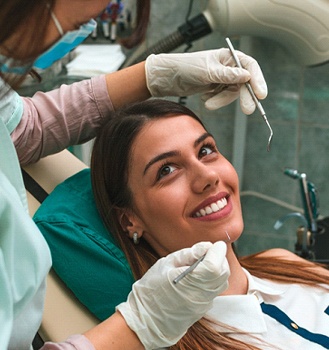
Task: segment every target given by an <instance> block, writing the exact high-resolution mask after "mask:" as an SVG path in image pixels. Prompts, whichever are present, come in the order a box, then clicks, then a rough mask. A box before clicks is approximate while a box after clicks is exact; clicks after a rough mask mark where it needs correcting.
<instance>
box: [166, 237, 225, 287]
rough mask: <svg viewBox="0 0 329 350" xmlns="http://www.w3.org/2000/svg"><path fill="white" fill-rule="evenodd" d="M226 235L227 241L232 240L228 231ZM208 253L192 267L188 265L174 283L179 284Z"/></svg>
mask: <svg viewBox="0 0 329 350" xmlns="http://www.w3.org/2000/svg"><path fill="white" fill-rule="evenodd" d="M225 233H226V236H227V238H228V239H226V240H225V241H224V242H225V243H227V242H229V241H230V240H231V237H230V236H229V234H228V233H227V231H225ZM205 256H206V254H203V255H201V256H200V258H199V259H198V260H197V261H196V262H194V263H193V264H192V265H191V266H190V267H188V268H187V269H186V270H185V271H183V272H182V273H181V274H180V275H178V276H177V277H176V278H175V279H174V280H173V282H174V284H177V283H178V282H179V281H180V280H181V279H183V278H184V277H185V276H186V275H188V274H189V273H190V272H192V271H193V270H194V269H195V268H196V267H197V266H198V265H199V264H200V262H201V261H202V260H203V259H204V258H205Z"/></svg>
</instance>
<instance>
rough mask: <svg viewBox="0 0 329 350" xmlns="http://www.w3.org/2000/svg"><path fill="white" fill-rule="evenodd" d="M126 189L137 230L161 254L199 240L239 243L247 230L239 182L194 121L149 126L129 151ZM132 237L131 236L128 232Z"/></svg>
mask: <svg viewBox="0 0 329 350" xmlns="http://www.w3.org/2000/svg"><path fill="white" fill-rule="evenodd" d="M128 185H129V187H130V190H131V192H132V194H133V199H134V213H133V214H132V215H131V217H130V218H129V219H130V222H131V223H132V224H133V225H132V226H131V227H130V229H129V231H132V232H133V231H137V232H138V233H139V234H140V235H141V234H142V235H143V237H144V238H145V239H146V240H147V241H148V242H149V243H150V244H151V245H152V247H153V248H154V249H155V250H156V251H157V252H158V253H159V254H160V256H165V255H167V254H168V253H170V252H173V251H176V250H178V249H181V248H184V247H190V246H192V245H193V244H195V243H197V242H200V241H211V242H216V241H218V240H227V234H226V232H227V233H228V234H229V236H230V238H231V241H234V240H236V239H237V238H238V237H239V236H240V234H241V232H242V230H243V220H242V213H241V206H240V198H239V186H238V177H237V174H236V171H235V170H234V168H233V166H232V165H231V164H230V163H229V162H228V161H227V160H226V159H225V158H224V157H223V156H222V155H221V154H220V153H219V152H218V150H217V148H216V144H215V141H214V139H213V137H212V136H211V135H210V134H208V133H207V132H206V130H205V129H204V128H203V127H202V125H200V124H199V122H198V121H196V120H195V119H193V118H191V117H189V116H187V115H181V116H175V117H166V118H159V119H157V120H153V121H151V122H149V123H148V124H146V126H144V128H143V129H142V131H141V132H140V133H139V134H138V136H137V138H136V139H135V141H134V143H133V147H132V151H131V162H130V169H129V176H128ZM130 234H131V232H130Z"/></svg>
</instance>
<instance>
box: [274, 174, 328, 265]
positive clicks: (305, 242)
mask: <svg viewBox="0 0 329 350" xmlns="http://www.w3.org/2000/svg"><path fill="white" fill-rule="evenodd" d="M283 173H284V174H285V175H287V176H289V177H290V178H292V179H294V180H298V181H299V185H300V194H301V198H302V204H303V211H304V212H303V213H299V212H295V213H289V214H287V215H285V216H283V217H282V218H280V219H279V220H277V221H276V223H275V225H274V228H275V229H276V230H278V229H279V228H280V227H281V226H282V225H283V223H284V222H285V221H286V220H287V219H288V218H294V217H295V218H298V219H300V220H301V222H302V225H301V226H299V227H298V228H297V231H296V234H297V242H296V244H295V253H296V254H297V255H299V256H301V257H303V258H305V259H308V260H313V261H316V262H320V263H325V264H328V263H329V255H328V244H329V217H324V218H320V215H319V200H318V193H317V189H316V187H315V185H314V184H313V183H312V182H310V181H308V180H307V176H306V174H305V173H299V172H298V171H297V170H295V169H289V168H286V169H284V170H283Z"/></svg>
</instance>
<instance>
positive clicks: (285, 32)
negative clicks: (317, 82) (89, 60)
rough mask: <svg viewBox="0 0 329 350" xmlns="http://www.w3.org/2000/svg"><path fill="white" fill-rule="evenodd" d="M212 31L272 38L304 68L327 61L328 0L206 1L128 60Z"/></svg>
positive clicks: (166, 48)
mask: <svg viewBox="0 0 329 350" xmlns="http://www.w3.org/2000/svg"><path fill="white" fill-rule="evenodd" d="M213 31H218V32H220V33H221V34H222V35H223V36H230V37H232V36H235V35H250V36H255V37H264V38H268V39H272V40H274V41H277V42H278V43H280V44H282V45H283V46H284V47H285V48H286V49H287V50H288V52H290V53H291V55H292V56H293V57H294V58H295V59H296V61H297V62H299V63H300V64H302V65H304V66H314V65H318V64H322V63H326V62H327V61H329V1H328V0H289V1H287V0H209V1H208V4H207V6H206V9H205V10H204V11H203V12H202V13H201V14H199V15H197V16H196V17H194V18H192V19H191V20H188V21H187V22H186V23H184V24H183V25H181V26H180V27H179V28H178V29H177V31H175V32H174V33H172V34H170V35H169V36H167V37H166V38H164V39H162V40H160V41H159V42H158V43H156V44H155V45H153V46H152V47H150V48H149V49H148V50H146V51H144V53H142V54H140V55H139V56H138V57H137V58H132V59H134V60H133V61H132V59H130V64H132V63H137V62H140V61H142V60H144V59H145V58H146V57H147V56H148V55H149V54H151V53H161V52H171V51H173V50H174V49H176V48H177V47H179V46H180V45H182V44H184V43H187V44H190V43H191V42H192V41H195V40H197V39H199V38H201V37H203V36H205V35H208V34H209V33H211V32H213ZM125 65H127V64H125Z"/></svg>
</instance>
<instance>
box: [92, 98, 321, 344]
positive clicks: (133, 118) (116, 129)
mask: <svg viewBox="0 0 329 350" xmlns="http://www.w3.org/2000/svg"><path fill="white" fill-rule="evenodd" d="M175 115H177V116H178V115H189V116H191V117H192V118H194V119H196V120H198V121H199V122H200V124H201V125H203V124H202V122H201V120H200V119H199V118H198V117H197V116H196V115H195V114H194V113H193V112H192V111H190V110H189V109H187V108H186V107H184V106H181V105H179V104H177V103H174V102H169V101H166V100H149V101H145V102H141V103H137V104H134V105H131V106H128V107H125V108H123V109H121V110H119V111H117V112H113V113H112V114H111V116H110V119H109V120H108V121H107V122H106V123H105V125H104V126H103V127H102V128H101V130H100V132H99V134H98V136H97V137H96V141H95V144H94V149H93V153H92V160H91V175H92V186H93V191H94V196H95V201H96V204H97V207H98V209H99V212H100V214H101V216H102V218H103V221H104V223H105V225H106V227H107V228H108V230H109V231H110V232H111V234H112V235H113V236H114V237H115V238H116V239H117V241H118V243H119V245H120V247H121V248H122V250H123V251H124V253H125V255H126V257H127V259H128V261H129V264H130V267H131V269H132V271H133V274H134V277H135V278H136V279H140V278H141V277H142V276H143V275H144V273H145V272H146V271H147V270H148V269H149V268H150V267H151V266H152V265H153V264H154V263H155V262H156V260H157V259H158V258H159V256H158V254H157V253H156V252H155V251H154V250H153V249H152V247H151V246H150V245H149V244H148V243H147V242H146V241H145V240H144V239H143V238H141V240H140V243H139V244H138V245H134V244H133V243H132V240H131V239H130V238H129V237H128V235H127V234H126V233H125V232H124V231H123V229H122V228H121V225H120V222H119V218H118V216H117V211H116V209H117V208H122V209H124V208H129V209H134V199H133V198H132V195H131V193H130V190H129V187H128V175H129V174H128V173H129V164H130V153H131V147H132V145H133V142H134V140H135V139H136V136H137V135H138V134H139V132H140V131H141V129H142V128H143V126H144V125H146V124H147V122H149V121H150V120H155V119H158V118H165V117H168V116H175ZM239 260H240V263H241V265H242V266H243V267H245V268H247V270H248V271H249V272H250V273H251V274H252V275H254V276H256V277H260V278H266V279H270V280H275V281H279V282H282V283H300V284H306V285H310V286H318V285H319V284H320V283H323V284H328V281H327V279H328V278H327V277H325V276H323V275H320V274H317V273H316V272H315V270H314V267H315V266H316V265H315V264H314V263H311V262H308V261H297V262H296V261H289V260H284V259H281V258H276V257H271V258H270V257H263V256H261V255H259V254H255V255H252V256H248V257H245V258H243V259H239ZM222 327H227V326H225V325H222ZM227 328H229V327H227ZM247 335H248V336H249V337H250V338H251V339H252V338H255V337H254V336H252V335H250V334H247ZM218 348H221V349H226V350H245V349H250V350H255V349H258V350H259V348H258V347H256V346H253V345H250V344H248V343H245V342H242V341H239V340H235V339H233V338H230V337H229V336H227V335H226V334H225V333H223V334H222V333H220V332H217V331H215V330H214V328H213V323H212V322H211V321H209V320H207V319H206V318H203V319H201V320H200V321H198V322H196V323H195V324H194V325H193V326H192V327H190V328H189V330H188V332H187V333H186V335H185V336H184V337H183V338H182V339H181V340H180V341H179V342H178V343H177V344H176V345H174V346H173V347H172V349H175V350H179V349H181V350H189V349H202V350H214V349H218Z"/></svg>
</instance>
